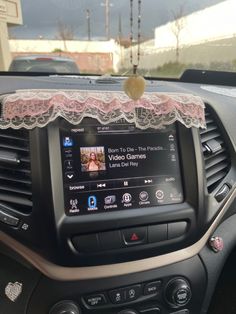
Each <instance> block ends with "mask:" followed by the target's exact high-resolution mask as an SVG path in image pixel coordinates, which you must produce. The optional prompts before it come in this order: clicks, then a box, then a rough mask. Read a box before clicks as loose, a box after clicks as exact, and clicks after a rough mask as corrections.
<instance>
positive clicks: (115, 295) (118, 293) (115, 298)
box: [109, 289, 126, 304]
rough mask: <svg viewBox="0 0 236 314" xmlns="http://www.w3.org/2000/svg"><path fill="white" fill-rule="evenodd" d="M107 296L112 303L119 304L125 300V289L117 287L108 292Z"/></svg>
mask: <svg viewBox="0 0 236 314" xmlns="http://www.w3.org/2000/svg"><path fill="white" fill-rule="evenodd" d="M109 297H110V299H111V302H112V303H113V304H120V303H125V302H126V292H125V289H119V290H118V289H117V290H112V291H110V292H109Z"/></svg>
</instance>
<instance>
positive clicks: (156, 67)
mask: <svg viewBox="0 0 236 314" xmlns="http://www.w3.org/2000/svg"><path fill="white" fill-rule="evenodd" d="M235 19H236V1H235V0H226V1H222V0H201V1H196V0H174V1H173V0H165V1H162V0H119V1H115V0H40V1H32V0H0V71H13V72H48V73H61V74H62V73H67V74H78V73H80V74H98V75H105V74H112V75H129V74H132V73H133V68H134V66H136V65H138V73H140V74H142V75H144V76H146V77H171V78H177V77H179V76H181V74H182V73H183V72H184V70H185V69H201V70H202V69H204V70H208V69H209V70H221V71H235V70H236V54H235V51H236V49H235V46H236V23H235Z"/></svg>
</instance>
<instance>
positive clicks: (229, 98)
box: [0, 76, 236, 314]
mask: <svg viewBox="0 0 236 314" xmlns="http://www.w3.org/2000/svg"><path fill="white" fill-rule="evenodd" d="M122 83H123V79H122V78H116V79H115V80H113V81H112V82H111V83H110V84H108V83H107V82H106V83H102V82H101V81H99V82H98V81H97V79H96V78H95V77H65V76H51V77H46V76H45V77H44V76H40V77H27V76H25V77H14V76H2V77H0V94H6V93H14V91H16V90H32V89H64V90H65V89H68V90H70V89H76V90H91V91H92V90H99V91H102V90H110V91H120V90H122ZM146 90H147V91H149V92H161V93H165V92H167V93H168V92H170V93H181V94H185V93H188V94H193V95H196V96H199V97H201V98H202V100H203V101H204V103H205V104H206V108H207V110H206V112H207V117H208V119H209V120H211V119H212V117H213V119H214V123H215V124H216V125H217V128H218V129H219V132H220V136H221V138H223V140H224V142H225V148H224V149H226V150H227V156H226V158H227V162H228V170H227V173H226V174H225V176H224V177H223V179H222V180H221V181H220V183H219V184H218V185H217V186H214V188H212V190H209V189H207V182H206V181H207V180H206V174H205V171H207V168H206V169H205V164H204V158H205V157H204V155H203V153H202V149H203V148H204V146H203V145H202V143H201V141H202V142H203V140H202V136H203V137H204V136H205V135H202V134H204V133H201V131H200V132H199V131H198V130H197V129H187V128H185V127H183V126H181V125H180V124H179V123H177V124H176V130H177V135H178V145H179V154H180V155H179V158H180V167H181V171H182V180H183V189H184V195H185V199H184V202H182V203H179V204H177V203H176V204H168V205H165V206H163V208H160V210H159V212H158V213H157V212H156V211H155V210H154V208H152V207H148V208H146V211H145V215H144V213H143V211H142V210H140V208H136V209H134V210H133V212H132V213H131V211H127V212H123V213H122V214H121V212H119V211H117V212H114V213H112V215H110V216H109V217H108V216H105V215H104V214H98V215H96V214H95V215H87V216H81V217H77V216H76V217H69V216H67V215H65V211H64V199H63V197H64V196H63V193H62V191H63V183H62V181H63V179H62V173H61V163H62V161H61V157H60V156H61V150H60V137H59V129H60V127H62V126H63V128H66V127H67V126H68V125H67V124H66V123H64V122H62V121H61V120H59V119H58V120H57V121H55V122H53V123H52V124H50V125H49V126H48V127H46V128H43V129H35V130H32V131H29V132H30V140H29V141H30V151H31V168H32V169H31V170H32V186H33V190H32V191H33V203H34V206H33V212H32V213H31V214H29V215H28V214H27V215H25V214H24V215H22V216H21V215H20V219H22V220H24V221H25V223H26V222H27V223H28V224H29V226H30V228H29V230H27V231H26V232H25V231H24V232H23V231H22V229H21V230H15V229H9V228H8V227H6V226H5V225H0V239H1V240H2V242H4V243H5V244H7V245H8V246H10V248H11V249H13V250H14V249H16V251H17V253H18V254H19V255H22V256H23V258H25V259H26V260H27V262H29V264H30V265H33V267H35V268H36V269H38V270H39V271H40V272H41V273H43V274H44V275H46V276H47V277H49V278H50V279H48V278H46V277H43V278H42V279H41V282H40V284H39V287H41V289H42V290H45V291H46V288H45V285H48V286H51V287H53V286H55V285H58V287H57V291H56V289H55V291H54V293H52V294H50V293H49V294H48V296H47V297H48V299H47V302H46V303H45V304H44V306H43V307H44V309H43V311H44V310H45V311H48V309H49V308H50V307H51V306H52V305H53V304H54V303H56V302H57V301H59V300H60V299H63V295H65V296H66V297H67V298H77V297H76V296H75V294H74V293H68V292H66V293H65V290H69V287H72V288H73V287H77V286H76V285H77V284H76V281H78V283H79V282H80V280H84V281H85V286H84V288H83V287H82V286H83V285H82V286H81V285H80V284H78V289H79V291H80V293H79V294H80V295H81V294H82V295H83V294H87V293H88V292H89V293H92V292H94V291H93V289H95V290H97V291H102V290H104V289H105V290H107V289H108V290H109V289H114V288H116V287H119V286H126V285H130V284H132V285H134V284H138V283H139V282H145V281H146V280H147V279H145V278H149V279H148V280H151V276H152V273H155V271H154V270H155V269H156V270H157V271H156V274H155V276H157V277H158V278H162V277H163V278H162V279H161V280H162V281H163V285H164V286H166V287H168V285H169V283H168V280H172V279H171V278H170V277H168V276H167V275H166V274H167V273H169V276H170V274H171V276H172V275H173V278H175V279H176V278H177V279H178V276H179V277H181V278H182V277H183V278H184V279H187V280H188V281H189V282H190V286H191V285H192V287H191V288H192V291H194V296H193V297H192V301H190V303H189V308H191V309H192V307H193V306H194V305H195V303H196V302H197V303H198V305H199V306H200V304H201V303H202V302H203V300H204V296H201V298H200V297H199V296H198V297H195V296H196V294H197V293H196V291H197V290H198V289H199V286H198V285H199V280H200V278H196V276H195V275H193V273H192V272H191V267H192V270H193V272H194V273H195V272H197V271H199V273H201V276H202V277H201V280H202V282H203V283H204V289H208V290H207V293H206V296H207V299H206V298H205V300H204V302H205V303H204V309H203V310H202V311H203V312H202V313H206V311H207V306H208V303H209V300H210V297H211V295H212V292H213V289H214V286H215V283H216V279H217V278H218V274H216V273H215V274H212V273H214V268H211V266H210V265H211V263H212V258H213V257H214V256H213V255H212V254H215V253H213V252H212V250H210V249H209V245H208V240H209V238H210V237H211V235H212V234H213V232H214V230H217V227H218V228H219V230H220V233H221V234H222V237H223V236H224V233H225V232H230V231H226V230H225V229H227V228H223V227H222V228H221V227H220V226H221V224H222V226H226V225H227V222H229V220H230V217H231V216H232V217H233V215H234V213H235V207H234V199H235V182H236V170H235V169H236V168H235V163H236V158H235V145H236V124H235V116H236V103H235V97H236V90H235V89H234V88H233V87H231V86H220V85H209V84H205V83H188V82H181V81H168V80H150V81H148V82H147V89H146ZM209 114H210V118H209V116H208V115H209ZM213 131H215V130H213ZM203 132H204V131H203ZM210 132H211V131H210ZM207 158H208V156H207ZM207 158H206V159H207ZM229 159H230V161H229ZM222 187H228V188H229V191H228V193H227V195H226V196H225V197H224V198H222V199H221V200H220V201H217V200H216V197H215V196H216V193H218V192H219V191H220V189H221V188H222ZM99 215H100V216H99ZM226 218H227V220H226ZM224 220H225V222H223V221H224ZM176 224H179V225H178V226H180V224H182V225H181V226H184V229H183V230H184V231H183V232H182V233H180V234H179V235H178V236H177V237H176V238H175V237H173V238H172V239H171V241H169V242H168V240H170V239H164V240H165V241H164V242H162V243H158V244H153V243H152V244H150V243H149V244H148V245H146V246H145V245H144V246H142V245H141V246H135V247H131V248H128V249H126V250H123V249H119V250H114V251H112V252H110V251H103V250H102V251H101V252H99V250H97V251H96V250H95V251H93V250H92V251H91V250H87V251H86V250H85V251H84V252H83V253H82V254H80V253H78V251H77V250H76V249H75V247H74V246H75V242H76V241H75V240H74V236H77V235H79V236H82V237H85V238H86V237H90V238H89V239H90V240H91V236H92V237H95V238H96V239H97V237H100V238H101V237H104V238H105V237H106V239H107V236H108V237H109V236H110V237H113V236H114V234H115V233H114V231H116V232H117V231H118V232H119V233H120V232H124V230H127V229H128V228H136V229H135V235H136V232H139V231H140V230H141V229H142V228H151V227H156V226H158V228H162V230H164V229H165V228H167V229H168V232H169V233H170V230H171V228H175V227H176V226H177V225H176ZM183 224H184V225H183ZM231 224H232V223H231ZM231 224H230V223H229V224H228V225H231ZM231 227H232V226H231ZM140 228H141V229H140ZM181 228H182V227H181ZM148 230H149V229H148ZM175 232H176V230H175ZM177 233H178V232H177ZM185 233H186V234H185ZM133 234H134V233H133ZM137 234H138V233H137ZM71 239H72V240H71ZM80 240H81V238H80ZM90 240H89V241H90ZM87 243H89V242H87ZM232 247H233V243H232V239H231V237H230V249H232ZM112 249H113V248H112ZM220 254H223V252H221V253H220ZM228 255H229V249H227V250H226V252H225V257H224V258H223V257H221V259H220V261H219V263H220V264H219V265H220V266H219V265H218V266H217V267H215V268H216V269H217V272H218V271H219V269H221V268H222V267H223V263H224V261H225V259H226V257H227V256H228ZM199 256H201V258H199ZM221 256H222V255H221ZM191 259H192V261H193V262H192V264H191ZM186 260H188V262H186ZM188 263H189V264H188ZM205 263H206V264H205ZM185 264H186V265H189V266H188V267H189V269H188V271H186V272H185V271H184V267H185ZM204 264H205V265H204ZM191 265H192V266H191ZM208 268H209V269H210V270H208ZM145 271H146V272H147V273H145ZM205 272H206V274H205ZM208 272H209V274H210V276H211V278H209V282H207V276H208V275H207V273H208ZM34 274H35V276H36V277H35V278H36V279H35V281H33V280H32V283H31V286H30V289H33V286H34V285H35V282H36V281H37V280H39V277H38V276H39V274H38V273H37V272H35V273H34ZM141 274H142V275H141ZM145 274H146V275H147V276H146V277H145ZM136 275H137V276H136ZM214 275H215V276H214ZM124 276H127V278H126V280H127V283H126V280H125V279H124ZM165 276H167V277H165ZM184 276H186V278H185V277H184ZM213 277H214V278H213ZM103 278H110V279H107V281H104V283H102V282H101V281H102V280H103ZM16 280H17V279H16ZM50 280H52V281H50ZM54 280H60V281H65V284H60V283H59V282H58V281H56V282H55V281H54ZM87 280H88V281H87ZM100 280H101V281H100ZM72 282H73V283H72ZM82 283H83V282H82ZM94 284H95V285H97V287H95V286H94V288H93V289H91V288H90V287H91V286H93V285H94ZM166 290H167V288H163V295H164V294H166ZM29 293H31V292H29ZM40 293H41V290H40V289H39V290H38V291H36V292H35V294H34V297H33V298H32V300H31V303H32V306H33V307H34V308H35V307H37V303H38V302H39V301H38V300H39V298H40V297H39V295H40ZM102 293H104V292H103V291H102ZM107 293H108V292H105V294H107ZM78 298H80V297H78ZM166 298H167V297H164V299H165V300H164V301H163V302H162V301H160V304H161V305H160V306H161V308H163V313H172V312H170V311H172V310H171V309H170V308H171V307H169V308H168V310H166V308H167V307H165V306H166V304H167V303H168V301H167V299H168V298H167V299H166ZM199 298H200V299H199ZM157 299H158V298H157ZM78 300H80V299H78ZM82 300H84V298H82ZM140 300H141V299H140ZM142 300H145V302H146V299H144V298H143V299H142ZM158 300H159V299H158ZM152 301H153V302H154V300H152ZM25 302H26V301H25ZM78 302H79V303H80V301H78ZM155 302H157V301H155ZM155 302H154V303H155ZM158 302H159V301H158ZM191 302H192V303H191ZM82 303H83V304H82V305H81V307H82V308H83V307H84V313H90V308H89V306H87V305H85V304H84V301H83V302H82ZM154 303H152V304H154ZM147 304H149V303H148V302H147ZM163 304H165V305H163ZM168 304H169V303H168ZM4 306H5V305H4ZM135 306H136V305H135V303H134V307H135ZM6 308H7V307H6ZM117 308H118V307H117ZM137 308H138V307H137ZM0 309H1V306H0ZM104 309H105V310H106V311H105V310H104V313H112V314H113V313H118V312H117V311H118V310H117V311H116V310H114V311H111V312H110V310H109V308H108V307H107V308H106V307H104ZM123 309H125V307H124V308H120V310H123ZM175 309H176V308H175ZM175 309H174V310H175ZM120 310H119V311H120ZM174 310H173V311H174ZM140 311H141V310H140ZM198 311H200V310H199V309H198ZM22 313H23V312H22ZM27 313H34V312H33V310H32V309H30V310H29V312H27ZM35 313H36V312H35ZM91 313H101V310H100V312H99V310H98V311H92V312H91ZM121 313H123V312H121ZM134 313H136V312H134ZM140 313H144V312H140ZM183 313H187V312H183ZM191 313H195V312H194V310H193V311H191ZM196 313H199V312H196ZM43 314H44V312H43Z"/></svg>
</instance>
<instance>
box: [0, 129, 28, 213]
mask: <svg viewBox="0 0 236 314" xmlns="http://www.w3.org/2000/svg"><path fill="white" fill-rule="evenodd" d="M1 205H2V206H3V207H4V206H6V207H7V208H9V209H13V210H16V211H18V212H21V213H26V214H27V213H30V212H31V211H32V188H31V169H30V149H29V131H27V130H13V129H7V130H0V206H1Z"/></svg>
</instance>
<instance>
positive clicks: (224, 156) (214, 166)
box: [200, 107, 230, 193]
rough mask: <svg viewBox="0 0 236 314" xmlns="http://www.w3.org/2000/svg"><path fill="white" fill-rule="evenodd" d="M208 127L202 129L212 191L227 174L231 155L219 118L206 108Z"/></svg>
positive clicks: (206, 168)
mask: <svg viewBox="0 0 236 314" xmlns="http://www.w3.org/2000/svg"><path fill="white" fill-rule="evenodd" d="M206 124H207V128H206V129H204V130H201V131H200V136H201V143H202V150H203V155H204V160H205V172H206V181H207V189H208V192H209V193H211V192H212V191H213V190H214V189H215V188H216V187H217V186H218V185H219V184H220V182H221V181H222V180H223V178H224V177H225V176H226V175H227V173H228V172H229V169H230V156H229V152H228V149H227V146H226V143H225V140H224V135H223V133H222V132H221V130H220V126H219V123H218V122H217V118H216V117H215V115H214V112H212V111H211V110H210V109H209V108H208V107H207V108H206Z"/></svg>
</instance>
